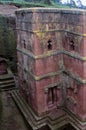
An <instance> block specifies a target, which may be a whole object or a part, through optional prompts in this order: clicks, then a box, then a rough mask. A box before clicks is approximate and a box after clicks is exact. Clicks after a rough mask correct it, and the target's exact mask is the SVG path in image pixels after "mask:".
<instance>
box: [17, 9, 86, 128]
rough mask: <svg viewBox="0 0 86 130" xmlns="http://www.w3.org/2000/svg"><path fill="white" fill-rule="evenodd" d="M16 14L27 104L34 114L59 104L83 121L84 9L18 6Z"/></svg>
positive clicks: (20, 71)
mask: <svg viewBox="0 0 86 130" xmlns="http://www.w3.org/2000/svg"><path fill="white" fill-rule="evenodd" d="M16 17H17V21H16V23H17V24H16V25H17V26H16V28H17V42H18V44H17V54H18V74H19V83H20V91H21V93H22V95H23V96H24V97H25V99H26V100H27V102H28V104H30V106H31V107H32V108H33V110H34V111H35V112H36V113H37V114H38V115H44V114H46V113H47V112H52V111H53V110H55V109H57V108H59V107H61V106H63V107H64V108H66V109H67V110H68V111H70V112H71V113H72V114H74V116H75V118H76V115H77V117H78V118H80V119H81V120H85V118H86V109H85V108H86V103H85V98H86V96H85V95H86V94H85V92H86V90H85V89H86V87H85V86H86V80H85V79H86V73H85V66H86V58H85V56H86V51H85V48H86V45H85V42H86V29H85V28H86V27H85V24H86V22H85V21H86V11H85V10H67V9H66V10H65V9H51V8H50V9H46V8H32V9H20V10H19V11H17V12H16ZM81 106H82V107H81ZM54 114H55V113H54ZM57 115H59V114H57ZM57 115H54V117H53V115H52V118H55V117H56V118H57ZM60 115H62V114H60ZM58 118H59V117H58ZM75 125H76V124H75ZM78 125H79V124H78ZM79 128H81V129H82V126H80V125H79Z"/></svg>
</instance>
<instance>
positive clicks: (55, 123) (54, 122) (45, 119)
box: [10, 90, 68, 130]
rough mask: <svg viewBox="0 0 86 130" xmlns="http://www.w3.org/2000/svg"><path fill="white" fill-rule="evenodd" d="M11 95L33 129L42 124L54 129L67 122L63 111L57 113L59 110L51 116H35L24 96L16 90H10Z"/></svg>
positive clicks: (35, 129)
mask: <svg viewBox="0 0 86 130" xmlns="http://www.w3.org/2000/svg"><path fill="white" fill-rule="evenodd" d="M10 93H11V95H12V97H13V99H14V101H15V103H16V104H17V106H18V108H19V110H20V111H21V113H22V115H23V117H24V118H25V120H26V121H27V123H28V124H30V126H31V127H32V128H33V130H37V129H39V128H41V127H43V126H46V125H48V126H49V127H50V128H51V130H55V129H56V128H59V127H61V125H62V124H63V125H65V124H67V123H68V122H67V117H66V115H65V113H64V112H62V114H59V113H60V111H59V110H56V111H58V114H57V115H56V114H55V115H56V116H54V117H55V118H54V117H53V115H52V114H48V113H47V114H46V115H43V116H37V115H36V114H35V113H34V111H33V110H32V109H31V108H30V106H29V105H28V104H27V102H26V101H25V100H24V98H23V97H22V96H21V95H20V93H19V91H18V90H12V91H11V92H10ZM58 115H59V116H60V117H59V116H58Z"/></svg>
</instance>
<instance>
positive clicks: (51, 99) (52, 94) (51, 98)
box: [48, 86, 57, 104]
mask: <svg viewBox="0 0 86 130" xmlns="http://www.w3.org/2000/svg"><path fill="white" fill-rule="evenodd" d="M56 101H57V86H55V87H53V88H49V90H48V104H54V103H55V102H56Z"/></svg>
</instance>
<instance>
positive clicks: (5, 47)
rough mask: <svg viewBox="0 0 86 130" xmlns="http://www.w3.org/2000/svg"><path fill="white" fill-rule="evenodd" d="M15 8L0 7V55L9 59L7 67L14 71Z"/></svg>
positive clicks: (8, 6)
mask: <svg viewBox="0 0 86 130" xmlns="http://www.w3.org/2000/svg"><path fill="white" fill-rule="evenodd" d="M16 9H17V7H15V6H10V5H0V55H3V56H5V57H6V58H8V59H9V61H10V62H9V65H10V67H11V68H12V70H13V71H14V72H15V71H16V60H17V58H16V32H15V26H16V23H15V13H14V12H15V10H16Z"/></svg>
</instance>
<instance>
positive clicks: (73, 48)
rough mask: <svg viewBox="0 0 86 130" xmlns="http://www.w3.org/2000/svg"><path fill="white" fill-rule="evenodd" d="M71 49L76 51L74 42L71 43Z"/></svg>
mask: <svg viewBox="0 0 86 130" xmlns="http://www.w3.org/2000/svg"><path fill="white" fill-rule="evenodd" d="M70 49H71V50H75V44H74V41H73V40H71V41H70Z"/></svg>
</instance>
